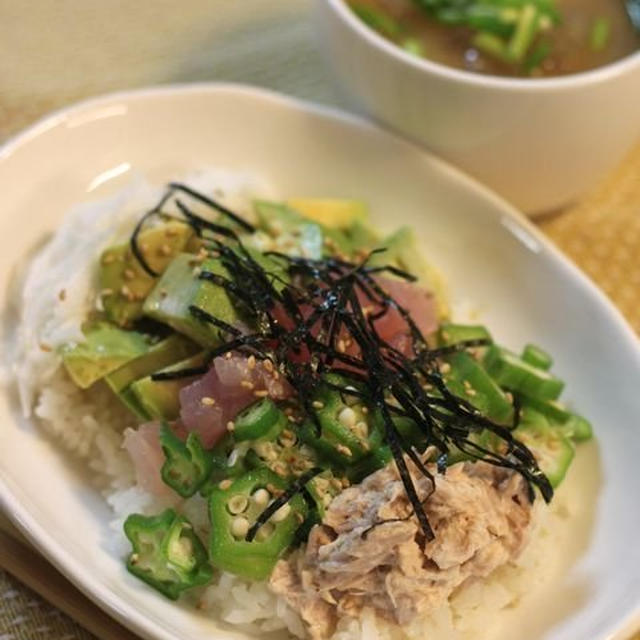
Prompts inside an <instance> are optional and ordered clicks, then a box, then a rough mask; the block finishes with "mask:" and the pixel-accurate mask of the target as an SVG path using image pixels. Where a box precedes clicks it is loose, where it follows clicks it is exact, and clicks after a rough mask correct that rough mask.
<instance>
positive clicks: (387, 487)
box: [270, 461, 532, 640]
mask: <svg viewBox="0 0 640 640" xmlns="http://www.w3.org/2000/svg"><path fill="white" fill-rule="evenodd" d="M408 466H409V469H410V470H411V475H412V477H413V479H414V482H415V484H416V490H417V492H418V495H419V496H420V501H421V504H422V505H423V508H424V509H425V511H426V513H427V515H428V518H429V521H430V522H431V523H432V525H433V527H434V530H436V531H437V534H438V535H437V536H436V538H435V539H434V540H432V541H427V543H426V544H421V532H420V528H419V525H418V522H417V520H416V518H415V517H414V516H412V508H411V504H410V503H409V501H408V500H407V496H406V493H405V491H404V489H403V484H402V481H401V478H400V476H399V474H398V471H397V469H396V468H395V467H393V466H387V467H385V468H384V469H383V470H381V471H377V472H376V473H374V474H373V475H370V476H369V477H368V478H366V479H365V480H364V481H363V482H362V483H361V484H360V485H358V486H355V487H352V488H349V489H346V490H345V491H343V492H342V493H341V494H339V495H338V496H337V497H336V498H335V499H334V500H333V501H332V502H331V504H330V505H329V507H328V508H327V511H326V514H325V517H324V518H323V522H322V525H320V526H317V527H315V528H314V529H313V530H312V531H311V534H310V536H309V541H308V544H307V547H306V549H305V550H301V551H298V552H296V553H294V554H293V555H292V556H291V557H290V558H288V559H287V560H281V561H280V562H278V564H277V565H276V567H275V569H274V571H273V573H272V575H271V578H270V585H271V588H272V589H273V590H274V591H275V592H276V593H278V594H281V595H282V596H284V598H285V599H286V601H287V602H288V604H289V605H290V606H292V607H293V608H294V609H296V611H298V612H299V613H300V615H301V616H302V618H303V620H305V622H306V623H307V625H308V630H309V632H310V633H311V635H312V637H313V638H317V639H318V640H320V639H321V638H327V637H330V636H331V634H332V632H333V630H334V629H335V625H336V622H337V619H338V616H339V615H344V614H347V615H350V616H355V617H357V616H358V615H359V613H360V612H361V611H362V609H363V607H365V606H369V607H373V608H374V609H375V610H376V613H378V614H379V615H381V616H382V617H385V618H387V619H391V620H392V621H393V622H396V623H399V624H406V623H407V622H409V621H411V620H412V619H413V618H414V617H415V616H417V615H421V614H425V613H428V612H430V611H432V610H434V609H436V608H438V606H440V605H441V604H443V603H444V602H445V601H446V599H447V598H448V597H449V595H450V594H451V592H452V591H453V590H454V589H455V588H456V587H457V586H459V585H460V584H462V583H463V582H464V581H465V580H467V579H468V578H471V577H478V578H482V577H485V576H487V575H489V573H491V572H492V571H493V570H494V569H495V568H496V567H498V566H500V565H502V564H504V563H505V562H507V561H509V560H510V559H513V558H515V557H516V556H517V555H518V554H519V552H520V550H521V549H522V548H523V547H524V545H525V543H526V541H527V535H528V532H529V524H530V521H531V518H532V509H531V504H530V502H529V500H528V498H527V491H526V487H525V483H524V482H523V481H522V478H521V477H519V476H518V475H517V474H513V473H512V472H510V471H507V470H504V469H498V468H495V467H492V466H490V465H487V464H484V463H476V464H469V463H461V464H456V465H454V466H452V467H449V469H447V473H446V474H444V475H439V474H437V472H436V469H435V468H434V466H433V465H430V469H431V470H432V471H433V478H434V479H433V481H430V480H428V479H427V478H425V477H424V475H423V474H421V472H420V470H419V469H418V468H417V467H416V466H414V465H413V463H411V462H410V461H408Z"/></svg>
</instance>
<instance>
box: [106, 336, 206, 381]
mask: <svg viewBox="0 0 640 640" xmlns="http://www.w3.org/2000/svg"><path fill="white" fill-rule="evenodd" d="M199 350H200V347H199V346H198V345H197V344H195V343H194V342H192V341H191V340H189V339H188V338H185V337H184V336H181V335H180V334H178V333H174V334H172V335H170V336H169V337H168V338H165V339H164V340H160V341H159V342H156V344H154V345H152V346H151V347H150V348H149V350H148V351H147V352H146V353H143V354H142V355H140V356H139V357H137V358H135V359H134V360H131V361H130V362H127V363H126V364H125V365H123V366H122V367H120V368H119V369H116V370H115V371H113V372H112V373H110V374H109V375H107V376H106V377H105V382H106V383H107V384H108V385H109V386H110V387H111V389H113V391H114V392H115V393H120V392H121V391H123V390H124V389H125V388H126V387H128V386H129V385H130V384H131V383H132V382H135V381H136V380H139V379H140V378H142V377H144V376H148V375H150V374H152V373H153V372H154V371H158V370H159V369H162V368H164V367H168V366H169V365H171V364H174V363H176V362H180V361H181V360H184V359H185V358H188V357H189V356H192V355H194V354H195V353H196V352H198V351H199Z"/></svg>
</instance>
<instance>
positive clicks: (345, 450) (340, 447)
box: [336, 444, 353, 458]
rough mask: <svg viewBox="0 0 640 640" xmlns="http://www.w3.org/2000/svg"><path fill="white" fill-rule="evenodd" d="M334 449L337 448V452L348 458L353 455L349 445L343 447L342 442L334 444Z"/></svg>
mask: <svg viewBox="0 0 640 640" xmlns="http://www.w3.org/2000/svg"><path fill="white" fill-rule="evenodd" d="M336 449H337V450H338V453H341V454H342V455H343V456H347V457H348V458H350V457H351V456H352V455H353V452H352V451H351V449H349V447H345V445H343V444H338V445H336Z"/></svg>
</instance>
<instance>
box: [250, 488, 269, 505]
mask: <svg viewBox="0 0 640 640" xmlns="http://www.w3.org/2000/svg"><path fill="white" fill-rule="evenodd" d="M251 499H252V500H253V501H254V502H255V504H256V505H257V506H258V507H266V506H267V504H268V503H269V500H271V494H270V493H269V492H268V491H267V490H266V489H257V490H256V491H254V492H253V495H252V496H251Z"/></svg>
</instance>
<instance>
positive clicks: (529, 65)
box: [350, 0, 640, 77]
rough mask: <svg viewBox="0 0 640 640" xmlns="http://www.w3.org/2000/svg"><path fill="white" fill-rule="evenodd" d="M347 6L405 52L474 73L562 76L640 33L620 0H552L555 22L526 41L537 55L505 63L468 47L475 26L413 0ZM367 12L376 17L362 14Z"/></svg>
mask: <svg viewBox="0 0 640 640" xmlns="http://www.w3.org/2000/svg"><path fill="white" fill-rule="evenodd" d="M350 5H351V6H352V8H353V9H354V10H355V11H356V13H358V14H359V15H360V16H361V17H362V18H363V19H365V21H366V22H368V23H369V24H370V26H372V27H373V28H374V29H376V31H378V32H380V33H381V35H383V36H385V37H387V38H388V39H390V40H393V41H395V42H396V43H397V44H399V45H400V46H403V47H404V48H405V49H407V50H408V51H410V52H412V53H414V54H416V55H420V56H422V57H425V58H428V59H429V60H433V61H434V62H439V63H442V64H445V65H447V66H450V67H456V68H460V69H466V70H468V71H475V72H479V73H487V74H494V75H510V76H514V75H515V76H530V77H540V76H554V75H566V74H570V73H577V72H580V71H586V70H588V69H593V68H595V67H600V66H602V65H605V64H608V63H610V62H613V61H615V60H618V59H620V58H623V57H625V56H627V55H629V54H631V53H633V52H634V51H636V50H637V49H638V48H639V47H640V35H639V34H638V33H637V31H636V30H635V29H634V27H633V25H632V24H631V21H630V20H629V17H628V15H627V13H626V10H625V7H624V1H623V0H556V2H555V6H556V8H557V10H558V13H559V21H558V23H557V24H554V25H553V26H551V27H550V28H548V29H546V30H545V31H544V33H541V34H540V35H538V36H536V39H535V41H534V42H533V43H532V47H531V52H533V53H535V51H539V54H540V55H539V59H538V60H536V59H535V58H534V57H533V55H532V54H530V55H529V58H528V59H525V60H520V61H517V62H506V61H505V60H501V59H499V56H495V55H491V53H490V52H487V51H483V50H482V48H481V47H479V46H474V36H476V35H477V31H474V30H472V29H470V28H468V27H464V26H454V25H449V24H444V23H442V22H440V21H438V20H437V19H435V18H434V17H432V16H431V15H429V14H428V13H427V12H426V11H425V10H424V9H422V8H420V7H419V6H418V5H417V4H416V2H415V1H414V0H353V1H352V2H350ZM367 11H369V12H371V13H369V14H367V13H366V12H367ZM374 12H375V13H374ZM370 16H374V17H377V19H373V20H371V19H367V17H370ZM536 47H537V48H536Z"/></svg>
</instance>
